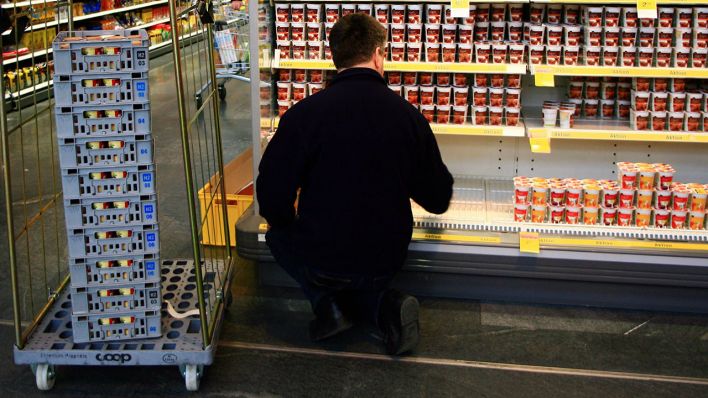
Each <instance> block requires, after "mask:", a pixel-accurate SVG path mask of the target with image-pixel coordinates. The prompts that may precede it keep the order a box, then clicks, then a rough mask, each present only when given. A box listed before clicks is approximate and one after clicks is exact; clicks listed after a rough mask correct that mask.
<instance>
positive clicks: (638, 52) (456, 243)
mask: <svg viewBox="0 0 708 398" xmlns="http://www.w3.org/2000/svg"><path fill="white" fill-rule="evenodd" d="M657 3H659V5H658V6H657V8H654V9H646V8H644V5H643V4H640V5H638V4H637V3H632V2H631V1H621V0H619V1H615V0H612V1H609V2H608V1H603V2H598V1H592V0H590V1H565V0H546V1H530V2H529V1H526V2H523V1H498V2H483V3H482V2H476V1H471V2H469V5H468V4H467V2H464V5H463V6H462V9H458V8H457V7H458V5H457V4H458V2H453V3H450V2H446V1H373V2H372V1H369V2H357V3H351V2H334V1H324V2H316V1H308V2H303V1H283V2H276V3H275V4H271V3H257V2H252V3H251V4H250V17H251V20H252V21H258V23H253V24H252V28H251V35H252V37H257V38H258V40H252V41H251V62H252V70H253V71H256V70H260V75H259V77H260V79H255V76H256V75H255V73H254V74H253V77H254V78H253V79H252V101H251V106H252V109H253V126H252V127H253V132H254V133H253V134H254V137H253V138H254V140H253V142H254V151H253V161H254V164H253V166H254V176H257V172H258V162H259V161H260V157H261V153H262V151H263V150H264V148H265V147H266V146H267V143H268V140H269V138H270V137H272V134H273V133H274V132H275V130H276V129H277V124H278V120H279V115H281V114H282V113H283V112H285V111H287V109H288V107H289V106H291V105H292V103H293V101H297V100H300V99H302V98H304V97H305V96H307V95H312V94H313V91H314V92H316V91H317V90H319V89H322V88H323V87H324V82H326V80H327V77H328V76H332V75H333V74H334V73H335V71H334V65H333V63H332V61H331V56H330V54H329V52H328V43H327V35H328V31H329V29H331V26H332V25H333V20H335V19H336V18H338V17H340V16H341V15H343V14H346V13H349V12H368V13H371V14H372V15H373V16H375V17H377V18H379V20H380V22H382V24H384V26H385V27H387V29H388V30H389V44H388V58H387V63H386V64H385V70H386V79H387V80H388V83H389V85H390V88H391V89H392V90H394V91H396V92H398V93H400V94H401V95H402V96H404V97H405V98H406V99H408V100H409V101H410V102H412V103H415V105H416V106H418V107H419V109H420V110H421V112H422V113H423V115H424V116H426V118H428V120H429V121H430V122H431V128H432V130H433V132H434V133H435V134H436V137H437V141H438V144H439V146H440V149H441V152H442V155H443V159H444V161H445V163H446V164H447V165H448V167H449V169H450V171H451V172H452V173H453V174H454V175H455V186H454V195H453V200H452V203H451V205H450V209H449V210H448V211H447V212H446V213H445V214H443V215H431V214H428V213H426V212H425V211H424V210H423V209H421V208H420V207H419V206H417V205H416V204H415V203H412V210H413V216H414V220H415V229H414V233H413V241H412V242H411V245H410V248H409V255H408V260H407V262H406V265H405V267H404V270H403V272H402V273H401V274H400V276H399V278H398V279H397V283H398V284H400V285H402V286H403V287H404V288H407V289H408V290H409V291H412V292H414V293H418V294H425V295H435V296H446V297H460V298H474V299H485V300H516V301H527V302H539V303H557V304H573V305H598V306H608V307H623V308H637V309H651V310H671V311H674V310H676V311H692V312H706V310H707V309H708V306H706V303H708V232H707V231H706V210H705V206H704V205H702V203H704V202H705V199H704V198H705V192H706V189H708V186H707V185H705V184H707V183H708V162H706V159H708V156H707V154H708V152H706V149H708V147H707V146H706V144H708V108H707V106H708V105H707V104H706V102H707V101H708V68H706V61H705V58H706V57H705V56H706V54H708V2H706V1H704V0H697V1H694V2H682V1H681V2H679V1H674V2H671V1H661V0H660V1H658V2H657ZM608 4H609V5H608ZM638 6H639V8H638ZM650 53H651V57H649V54H650ZM667 54H668V58H667ZM328 58H329V59H328ZM635 169H636V172H635ZM628 170H629V171H628ZM633 173H634V174H633ZM662 173H663V174H662ZM627 175H629V177H628V178H629V180H626V179H624V177H626V176H627ZM632 175H634V177H635V180H631V176H632ZM522 176H523V177H528V178H521V177H522ZM642 176H644V177H645V179H644V180H642V179H641V177H642ZM662 176H664V177H666V178H668V177H669V176H670V177H671V178H672V179H671V180H669V179H662ZM650 178H651V181H650V180H649V179H650ZM640 183H641V184H642V185H641V186H640ZM632 184H634V185H632ZM536 191H538V193H537V195H536V196H534V192H536ZM554 191H555V192H556V193H557V194H558V195H560V196H558V195H556V196H555V197H554V196H553V194H552V193H553V192H554ZM571 191H572V192H571ZM622 191H625V197H624V198H625V200H624V201H620V200H619V198H620V194H621V193H622ZM524 194H528V196H527V197H523V198H520V196H519V195H521V196H524ZM574 194H577V195H578V196H577V197H576V198H575V199H571V196H572V195H574ZM630 194H631V199H630V198H629V196H628V195H630ZM688 196H690V197H691V198H690V199H686V198H687V197H688ZM534 198H536V199H537V200H538V201H534ZM559 198H560V199H559ZM684 199H686V200H685V201H684ZM371 200H376V199H375V198H372V199H371ZM573 200H575V201H573ZM371 228H376V225H372V226H371ZM266 231H267V224H266V222H265V220H263V219H262V218H260V217H259V216H258V202H257V200H256V201H255V202H254V205H253V206H252V207H251V208H250V209H249V210H248V211H247V212H246V214H245V215H244V216H243V217H242V218H241V219H240V220H239V221H238V224H237V246H238V251H239V253H240V254H241V256H243V257H246V258H250V259H254V260H257V261H258V262H259V270H260V276H261V280H262V281H263V282H264V283H272V284H292V281H291V280H289V278H287V277H286V276H285V274H284V273H283V272H282V271H280V270H279V268H278V267H277V265H275V263H274V260H273V258H272V257H271V256H270V253H269V250H268V247H267V246H266V244H265V239H264V234H265V232H266ZM361 250H366V248H365V247H362V248H361Z"/></svg>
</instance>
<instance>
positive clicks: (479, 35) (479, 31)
mask: <svg viewBox="0 0 708 398" xmlns="http://www.w3.org/2000/svg"><path fill="white" fill-rule="evenodd" d="M451 26H456V25H451ZM443 29H444V28H443ZM487 39H489V22H477V23H475V25H474V40H475V41H485V40H487Z"/></svg>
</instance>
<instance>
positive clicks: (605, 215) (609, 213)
mask: <svg viewBox="0 0 708 398" xmlns="http://www.w3.org/2000/svg"><path fill="white" fill-rule="evenodd" d="M600 211H601V214H600V217H601V219H602V225H605V226H611V225H615V224H616V223H617V209H606V208H604V207H603V208H601V209H600Z"/></svg>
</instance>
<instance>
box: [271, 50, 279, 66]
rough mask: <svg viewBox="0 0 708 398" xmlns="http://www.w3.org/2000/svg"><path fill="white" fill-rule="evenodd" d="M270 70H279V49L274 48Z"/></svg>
mask: <svg viewBox="0 0 708 398" xmlns="http://www.w3.org/2000/svg"><path fill="white" fill-rule="evenodd" d="M271 68H273V69H278V68H280V49H279V48H276V49H275V52H274V53H273V62H271Z"/></svg>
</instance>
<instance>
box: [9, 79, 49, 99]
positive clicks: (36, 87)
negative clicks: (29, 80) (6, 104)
mask: <svg viewBox="0 0 708 398" xmlns="http://www.w3.org/2000/svg"><path fill="white" fill-rule="evenodd" d="M52 83H53V80H49V81H47V82H44V83H40V84H36V85H34V86H32V87H27V88H24V89H22V90H20V91H19V92H17V93H7V94H5V99H6V100H7V99H17V98H20V97H22V96H24V95H27V94H30V93H32V92H34V91H39V90H42V89H45V88H48V87H49V86H51V85H52Z"/></svg>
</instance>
